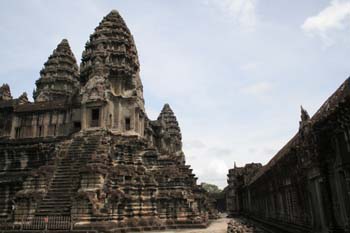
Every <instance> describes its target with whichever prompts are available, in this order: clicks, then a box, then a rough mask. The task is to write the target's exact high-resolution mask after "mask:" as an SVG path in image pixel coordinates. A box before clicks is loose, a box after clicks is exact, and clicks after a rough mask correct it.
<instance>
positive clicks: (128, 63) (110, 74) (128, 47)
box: [80, 10, 143, 108]
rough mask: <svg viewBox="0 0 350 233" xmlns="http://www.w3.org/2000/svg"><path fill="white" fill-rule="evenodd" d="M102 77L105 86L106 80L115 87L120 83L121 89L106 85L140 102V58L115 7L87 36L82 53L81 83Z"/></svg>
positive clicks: (141, 91) (141, 96)
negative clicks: (88, 37)
mask: <svg viewBox="0 0 350 233" xmlns="http://www.w3.org/2000/svg"><path fill="white" fill-rule="evenodd" d="M101 77H102V78H103V79H105V80H106V86H108V85H109V84H108V82H110V83H112V84H113V85H115V86H116V85H119V84H118V83H121V84H120V86H122V88H112V86H111V85H109V86H111V89H112V90H120V89H121V90H123V91H124V92H127V93H129V94H128V95H129V96H135V97H138V98H139V99H141V100H142V101H141V102H143V90H142V83H141V80H140V77H139V60H138V55H137V50H136V46H135V43H134V39H133V36H132V35H131V33H130V30H129V29H128V27H127V26H126V24H125V22H124V20H123V18H122V17H121V16H120V15H119V13H118V12H117V11H116V10H113V11H111V12H110V13H109V14H108V15H107V16H105V17H104V18H103V19H102V21H101V22H100V24H99V26H97V27H96V29H95V32H94V33H93V34H92V35H90V40H89V41H88V42H87V43H86V45H85V50H84V52H83V55H82V61H81V64H80V80H81V83H82V84H83V85H85V84H86V83H88V81H89V80H91V79H101ZM115 92H118V91H115ZM120 92H122V91H120ZM114 94H115V95H119V94H120V93H114ZM122 95H123V94H122ZM141 108H143V107H141Z"/></svg>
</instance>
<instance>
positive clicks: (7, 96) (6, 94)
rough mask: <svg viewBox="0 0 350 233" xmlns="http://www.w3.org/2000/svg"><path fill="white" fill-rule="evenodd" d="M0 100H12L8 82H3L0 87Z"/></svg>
mask: <svg viewBox="0 0 350 233" xmlns="http://www.w3.org/2000/svg"><path fill="white" fill-rule="evenodd" d="M0 100H12V95H11V90H10V86H9V85H8V84H3V85H2V86H1V87H0Z"/></svg>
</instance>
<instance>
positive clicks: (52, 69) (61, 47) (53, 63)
mask: <svg viewBox="0 0 350 233" xmlns="http://www.w3.org/2000/svg"><path fill="white" fill-rule="evenodd" d="M78 78H79V70H78V65H77V61H76V60H75V57H74V54H73V52H72V51H71V49H70V46H69V43H68V40H66V39H63V40H62V41H61V43H59V44H58V46H57V48H56V49H55V50H54V51H53V53H52V55H50V56H49V58H48V60H47V62H46V63H45V64H44V68H43V69H42V70H41V71H40V78H39V79H38V80H37V81H36V86H37V88H36V90H35V91H34V93H33V98H34V100H35V101H36V102H46V101H55V100H68V99H71V98H72V97H73V96H74V94H75V93H76V92H77V91H78V90H79V81H78Z"/></svg>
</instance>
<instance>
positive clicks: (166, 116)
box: [158, 104, 182, 141]
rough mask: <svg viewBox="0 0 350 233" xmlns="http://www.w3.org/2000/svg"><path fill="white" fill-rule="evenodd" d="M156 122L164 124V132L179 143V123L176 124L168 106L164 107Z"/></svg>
mask: <svg viewBox="0 0 350 233" xmlns="http://www.w3.org/2000/svg"><path fill="white" fill-rule="evenodd" d="M158 120H159V121H160V120H161V121H163V122H164V124H165V128H166V131H167V133H169V135H170V136H171V137H172V138H174V139H176V140H179V141H181V139H182V137H181V131H180V127H179V123H178V122H177V119H176V116H175V114H174V112H173V110H172V109H171V108H170V105H169V104H165V105H164V107H163V109H162V111H161V113H160V114H159V116H158Z"/></svg>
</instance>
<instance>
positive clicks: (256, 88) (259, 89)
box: [242, 82, 272, 95]
mask: <svg viewBox="0 0 350 233" xmlns="http://www.w3.org/2000/svg"><path fill="white" fill-rule="evenodd" d="M271 89H272V84H271V83H269V82H259V83H254V84H252V85H250V86H247V87H245V88H243V89H242V92H243V93H245V94H250V95H264V94H266V93H267V92H269V91H270V90H271Z"/></svg>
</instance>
